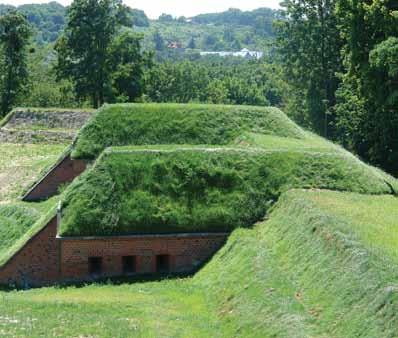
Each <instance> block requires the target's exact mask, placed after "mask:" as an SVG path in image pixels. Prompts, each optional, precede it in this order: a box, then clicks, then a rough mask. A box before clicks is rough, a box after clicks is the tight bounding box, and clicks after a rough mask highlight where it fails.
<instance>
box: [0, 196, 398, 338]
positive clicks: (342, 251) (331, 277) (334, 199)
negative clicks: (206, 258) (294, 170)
mask: <svg viewBox="0 0 398 338" xmlns="http://www.w3.org/2000/svg"><path fill="white" fill-rule="evenodd" d="M397 219H398V199H397V198H396V197H394V196H391V195H380V196H374V195H362V194H355V193H346V192H331V191H302V190H295V191H289V192H287V193H284V194H282V196H281V198H280V199H279V201H278V203H277V204H276V206H275V207H274V208H273V209H272V211H271V212H270V214H269V216H268V220H267V221H262V222H260V223H258V224H256V225H255V227H253V228H251V229H242V228H241V229H237V230H234V231H233V233H232V234H231V236H230V238H229V240H228V242H227V244H226V245H225V246H224V247H223V248H222V249H221V250H220V251H219V252H218V253H217V254H216V256H215V257H214V258H213V259H212V260H211V261H210V262H209V263H208V264H207V265H206V266H205V267H204V268H203V269H202V270H201V271H200V272H199V273H198V274H197V275H195V276H194V277H192V278H186V279H177V280H164V281H159V282H151V283H148V282H147V283H134V284H123V285H113V284H110V283H106V284H103V285H91V286H85V287H80V288H77V287H68V288H58V287H55V288H45V289H40V290H30V291H19V292H17V291H13V292H1V291H0V298H1V299H2V302H0V313H1V316H0V325H1V326H0V327H1V330H2V331H1V332H2V334H4V335H5V336H15V337H39V336H43V335H44V336H57V337H78V336H95V337H129V336H132V335H133V336H134V337H192V338H197V337H225V338H230V337H259V338H268V337H278V338H279V337H281V338H292V337H294V338H307V337H316V338H322V337H335V338H347V337H361V338H379V337H383V338H384V337H388V338H393V337H396V336H397V327H398V315H397V314H398V297H397V294H398V292H397V285H396V284H397V283H396V281H397V280H398V269H397V268H398V260H397V259H398V258H397V255H396V245H397V243H398V230H397V227H396V226H395V224H396V220H397ZM21 309H25V310H26V309H29V311H21ZM59 318H62V324H63V325H59Z"/></svg>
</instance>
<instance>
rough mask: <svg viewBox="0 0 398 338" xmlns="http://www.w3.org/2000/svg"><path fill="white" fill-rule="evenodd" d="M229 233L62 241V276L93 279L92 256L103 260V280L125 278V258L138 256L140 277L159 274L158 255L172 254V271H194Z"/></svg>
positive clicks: (69, 278) (64, 277)
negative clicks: (116, 277) (89, 263)
mask: <svg viewBox="0 0 398 338" xmlns="http://www.w3.org/2000/svg"><path fill="white" fill-rule="evenodd" d="M226 238H227V235H226V234H197V235H196V234H193V235H192V234H191V235H188V234H187V235H185V234H182V235H154V236H129V237H114V238H97V239H73V238H72V239H61V240H60V241H61V243H62V244H61V257H62V258H61V275H62V278H63V279H65V280H85V279H89V278H90V277H89V272H88V259H89V257H102V262H103V263H102V264H103V274H102V276H103V277H114V276H122V275H123V268H122V257H123V256H135V258H136V274H137V275H139V274H152V273H156V272H157V271H156V256H157V255H169V257H170V272H171V273H179V272H192V271H195V270H196V269H197V268H198V267H200V265H202V264H203V263H204V262H206V261H207V260H208V259H209V258H211V256H212V255H213V254H214V253H215V252H216V251H217V250H218V249H219V248H220V247H221V246H222V245H223V244H224V242H225V241H226Z"/></svg>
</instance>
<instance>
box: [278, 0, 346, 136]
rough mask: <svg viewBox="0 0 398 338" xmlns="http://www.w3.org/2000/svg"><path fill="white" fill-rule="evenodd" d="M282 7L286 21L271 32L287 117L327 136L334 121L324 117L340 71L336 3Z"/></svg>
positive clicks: (292, 1) (295, 1) (314, 0)
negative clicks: (286, 93) (285, 87)
mask: <svg viewBox="0 0 398 338" xmlns="http://www.w3.org/2000/svg"><path fill="white" fill-rule="evenodd" d="M282 6H283V7H284V9H285V15H286V18H285V19H284V20H280V21H279V22H278V23H277V24H276V25H275V28H276V32H277V47H278V52H279V56H280V61H281V64H282V66H283V70H284V74H285V79H286V81H287V82H288V83H289V84H290V86H291V87H292V94H293V96H292V99H291V100H292V101H293V103H291V105H290V107H291V112H290V113H291V115H292V116H293V117H295V118H296V120H298V121H301V122H304V121H308V122H309V125H308V126H307V127H310V128H312V129H314V130H315V131H317V132H319V133H322V134H324V135H325V136H328V135H329V134H330V132H329V129H330V122H332V121H333V119H334V116H329V114H328V113H329V112H330V111H331V108H332V107H333V106H334V105H335V103H336V98H335V92H336V90H337V88H338V85H339V78H338V77H337V75H336V74H337V73H338V72H341V71H342V60H341V56H340V51H341V47H342V40H341V38H340V32H339V29H338V25H337V16H336V14H335V7H336V0H300V1H299V0H285V1H283V2H282ZM297 115H303V116H297ZM306 115H308V116H306ZM329 119H331V120H332V121H330V120H329Z"/></svg>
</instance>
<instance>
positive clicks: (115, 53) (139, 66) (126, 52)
mask: <svg viewBox="0 0 398 338" xmlns="http://www.w3.org/2000/svg"><path fill="white" fill-rule="evenodd" d="M142 39H143V37H142V36H141V35H138V34H134V33H132V32H129V31H126V32H124V33H122V34H121V35H119V36H118V37H117V38H116V39H115V40H114V42H113V43H112V45H111V46H110V55H109V56H110V57H109V63H110V64H109V68H110V69H111V71H112V75H111V79H112V88H113V93H114V96H115V97H116V100H117V101H130V102H131V101H134V100H136V99H137V98H139V97H140V96H141V95H142V94H143V90H144V86H145V84H144V78H145V76H144V75H145V70H146V69H147V68H149V67H150V66H151V63H152V54H150V53H142V52H141V44H140V42H141V40H142Z"/></svg>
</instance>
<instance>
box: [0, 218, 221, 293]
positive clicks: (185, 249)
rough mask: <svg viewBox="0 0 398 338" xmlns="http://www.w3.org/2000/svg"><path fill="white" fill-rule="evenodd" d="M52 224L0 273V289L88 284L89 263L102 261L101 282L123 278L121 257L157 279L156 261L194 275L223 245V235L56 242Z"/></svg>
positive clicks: (63, 240)
mask: <svg viewBox="0 0 398 338" xmlns="http://www.w3.org/2000/svg"><path fill="white" fill-rule="evenodd" d="M56 235H57V221H56V217H54V218H53V219H52V220H51V221H50V222H49V223H48V225H47V226H46V227H45V228H43V229H42V230H41V231H40V232H39V233H37V234H36V235H35V236H33V237H32V238H31V239H30V240H29V241H28V242H27V243H26V245H25V246H24V247H23V248H22V249H21V250H19V251H18V252H17V253H16V254H15V255H14V256H13V257H12V258H11V259H10V260H9V261H8V262H7V263H6V264H5V265H4V266H3V267H2V268H0V284H5V285H10V284H11V285H12V284H16V285H19V286H42V285H51V284H55V283H57V282H68V281H90V280H92V277H91V276H90V275H89V271H88V260H89V257H102V261H103V274H102V275H101V276H100V277H118V276H122V275H123V268H122V257H123V256H135V257H136V274H137V275H141V274H152V273H156V256H157V255H169V257H170V260H169V262H170V273H178V272H194V271H195V270H196V269H197V268H199V267H200V265H202V264H203V263H205V262H206V261H207V260H208V259H209V258H211V256H212V255H213V254H214V253H215V252H216V251H217V250H218V249H219V248H220V247H221V246H222V245H223V244H224V242H225V241H226V239H227V234H179V235H153V236H151V235H147V236H128V237H105V238H57V237H56Z"/></svg>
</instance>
